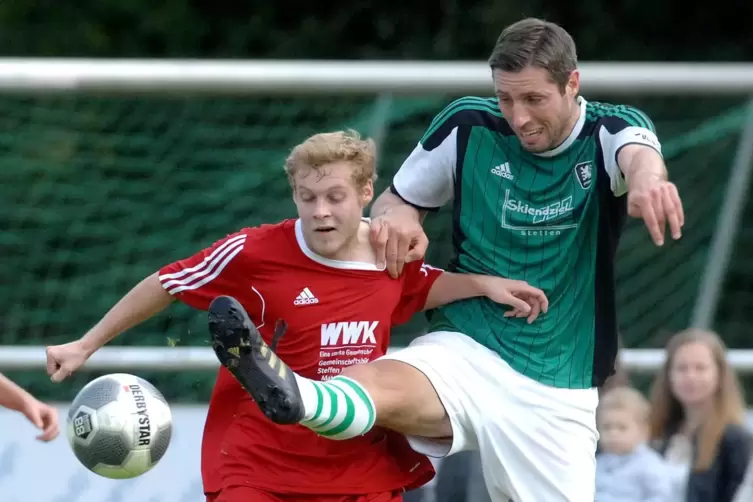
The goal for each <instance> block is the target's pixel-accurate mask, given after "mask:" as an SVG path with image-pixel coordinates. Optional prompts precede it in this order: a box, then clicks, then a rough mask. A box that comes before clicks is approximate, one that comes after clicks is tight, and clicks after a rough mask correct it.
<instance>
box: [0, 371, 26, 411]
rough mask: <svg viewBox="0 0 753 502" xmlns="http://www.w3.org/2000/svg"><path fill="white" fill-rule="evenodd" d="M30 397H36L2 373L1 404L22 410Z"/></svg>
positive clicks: (0, 385) (0, 377) (0, 378)
mask: <svg viewBox="0 0 753 502" xmlns="http://www.w3.org/2000/svg"><path fill="white" fill-rule="evenodd" d="M30 399H34V398H33V397H32V395H31V394H29V393H28V392H26V391H25V390H23V389H22V388H21V387H19V386H18V385H16V384H15V383H14V382H13V381H11V380H10V379H9V378H8V377H6V376H5V375H2V374H0V406H2V407H4V408H9V409H11V410H15V411H20V410H21V409H22V408H23V407H24V403H26V402H28V401H29V400H30Z"/></svg>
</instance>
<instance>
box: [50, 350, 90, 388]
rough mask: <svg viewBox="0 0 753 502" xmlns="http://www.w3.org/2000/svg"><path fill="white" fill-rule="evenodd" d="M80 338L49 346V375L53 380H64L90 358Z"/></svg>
mask: <svg viewBox="0 0 753 502" xmlns="http://www.w3.org/2000/svg"><path fill="white" fill-rule="evenodd" d="M89 355H90V354H89V352H88V351H87V350H86V349H85V348H84V346H83V343H81V341H80V340H77V341H75V342H71V343H66V344H63V345H52V346H50V347H47V375H49V376H50V379H51V380H52V381H53V382H62V381H63V380H65V379H66V378H68V377H69V376H71V374H72V373H73V372H74V371H76V370H77V369H79V368H80V367H81V366H82V365H83V364H84V363H85V362H86V360H87V359H88V358H89Z"/></svg>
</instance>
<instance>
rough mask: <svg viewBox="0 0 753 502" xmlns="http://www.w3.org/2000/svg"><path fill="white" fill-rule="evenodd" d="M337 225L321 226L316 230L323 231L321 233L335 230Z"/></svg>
mask: <svg viewBox="0 0 753 502" xmlns="http://www.w3.org/2000/svg"><path fill="white" fill-rule="evenodd" d="M334 230H335V227H319V228H317V229H316V230H315V232H321V233H325V234H326V233H328V232H334Z"/></svg>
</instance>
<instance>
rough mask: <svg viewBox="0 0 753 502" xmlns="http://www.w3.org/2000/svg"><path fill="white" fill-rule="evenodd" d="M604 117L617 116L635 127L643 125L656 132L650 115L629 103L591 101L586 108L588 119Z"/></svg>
mask: <svg viewBox="0 0 753 502" xmlns="http://www.w3.org/2000/svg"><path fill="white" fill-rule="evenodd" d="M602 117H617V118H620V119H622V120H624V121H625V122H627V123H628V124H630V125H632V126H634V127H643V128H646V129H649V130H650V131H652V132H656V128H655V127H654V123H653V122H652V121H651V119H650V118H648V115H646V114H645V113H643V112H642V111H640V110H638V109H637V108H633V107H632V106H627V105H610V104H605V103H598V102H589V103H588V106H587V108H586V119H587V120H598V119H599V118H602Z"/></svg>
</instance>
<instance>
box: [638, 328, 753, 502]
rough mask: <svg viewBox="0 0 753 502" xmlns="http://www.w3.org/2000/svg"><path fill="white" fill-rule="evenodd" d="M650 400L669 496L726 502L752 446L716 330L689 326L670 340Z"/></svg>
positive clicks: (687, 501)
mask: <svg viewBox="0 0 753 502" xmlns="http://www.w3.org/2000/svg"><path fill="white" fill-rule="evenodd" d="M651 406H652V410H653V413H652V418H651V438H652V440H653V441H654V446H655V447H656V448H657V450H658V451H659V453H661V454H662V456H663V457H664V458H665V460H666V461H667V464H668V468H669V469H670V472H671V473H672V478H673V483H674V492H673V493H674V494H673V502H731V501H732V500H733V497H734V496H735V493H736V491H737V489H738V487H739V486H740V484H741V482H742V480H743V477H744V476H745V471H746V468H747V466H748V463H749V461H750V458H751V453H752V449H751V437H750V435H749V433H748V432H747V429H746V428H745V426H744V423H745V422H744V420H745V419H744V413H745V403H744V399H743V396H742V394H741V392H740V386H739V383H738V380H737V376H736V375H735V373H734V372H733V370H732V368H731V367H730V366H729V365H728V364H727V357H726V349H725V347H724V344H723V342H722V341H721V339H720V338H719V336H717V335H716V334H715V333H713V332H710V331H703V330H698V329H688V330H685V331H682V332H680V333H677V334H676V335H674V336H673V337H672V338H671V339H670V340H669V343H668V344H667V358H666V361H665V363H664V367H663V368H662V370H661V372H660V373H659V374H658V375H657V377H656V379H655V380H654V384H653V389H652V392H651Z"/></svg>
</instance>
